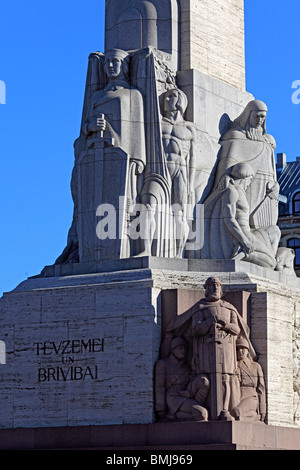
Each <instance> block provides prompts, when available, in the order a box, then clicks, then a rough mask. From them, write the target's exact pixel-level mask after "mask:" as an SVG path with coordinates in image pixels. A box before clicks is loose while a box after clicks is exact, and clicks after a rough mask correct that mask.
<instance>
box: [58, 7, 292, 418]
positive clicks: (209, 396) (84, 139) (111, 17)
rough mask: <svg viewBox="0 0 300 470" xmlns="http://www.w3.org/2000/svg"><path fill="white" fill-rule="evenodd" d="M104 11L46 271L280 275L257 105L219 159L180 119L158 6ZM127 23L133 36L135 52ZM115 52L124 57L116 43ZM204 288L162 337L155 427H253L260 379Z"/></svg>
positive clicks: (216, 291)
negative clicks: (141, 265)
mask: <svg viewBox="0 0 300 470" xmlns="http://www.w3.org/2000/svg"><path fill="white" fill-rule="evenodd" d="M163 3H164V6H163ZM167 3H168V5H169V6H170V2H167ZM154 4H155V8H154ZM134 5H136V7H138V8H135V7H134ZM107 8H108V9H110V10H109V14H107V21H108V25H107V38H106V52H105V54H102V53H100V52H96V53H93V54H91V55H90V57H89V64H88V72H87V81H86V90H85V98H84V106H83V114H82V123H81V131H80V135H79V137H78V139H77V140H76V141H75V144H74V148H75V164H74V170H73V174H72V181H71V190H72V197H73V201H74V212H73V221H72V225H71V228H70V230H69V234H68V242H67V246H66V248H65V249H64V251H63V253H62V254H61V255H60V256H59V257H58V259H57V260H56V262H55V264H56V265H61V264H69V263H83V264H89V263H96V264H97V263H98V265H99V264H101V262H103V261H106V260H109V261H115V260H119V259H128V258H133V257H143V256H147V257H151V256H155V257H161V258H192V259H199V260H201V259H202V260H237V261H244V262H248V263H252V264H254V265H257V266H260V267H263V268H268V269H271V270H278V271H285V272H286V273H288V274H291V258H293V256H294V254H293V253H291V250H289V249H287V248H283V247H279V242H280V237H281V233H280V230H279V228H278V225H277V218H278V201H279V186H278V183H277V178H276V166H275V159H274V150H275V148H276V143H275V140H274V138H273V137H272V136H271V135H269V134H267V131H266V120H267V113H268V109H267V106H266V104H265V103H264V102H262V101H259V100H253V99H252V100H250V98H249V100H250V101H249V102H248V104H247V105H246V107H245V109H244V110H243V111H242V112H241V114H240V115H239V116H237V117H236V116H232V117H231V119H232V120H229V122H228V124H227V127H226V128H225V129H224V130H223V131H222V132H220V139H219V143H218V145H217V147H216V145H215V143H214V144H213V143H212V142H211V141H210V139H211V138H212V136H210V135H209V134H206V133H205V132H204V131H203V129H201V130H200V129H199V127H198V126H197V125H196V123H194V122H190V121H188V120H187V119H186V111H187V109H188V105H189V103H188V98H187V95H186V94H185V93H184V91H183V90H182V89H180V87H179V86H178V84H177V69H178V57H177V59H176V53H174V51H175V50H176V49H175V44H176V40H175V39H176V38H175V36H174V37H173V36H172V34H171V33H170V35H169V36H168V35H167V36H166V38H165V41H166V44H169V42H170V41H171V42H170V44H169V46H170V47H169V46H168V47H166V48H164V47H159V46H158V43H159V44H160V46H162V45H163V37H164V31H165V30H166V23H165V21H164V22H162V23H160V22H159V21H158V22H157V21H154V17H155V12H158V11H160V14H162V13H163V12H164V13H165V12H166V11H167V9H166V2H158V1H154V2H152V3H150V2H145V1H142V2H133V1H130V2H123V3H122V7H121V10H120V11H119V10H118V8H116V2H115V1H114V0H111V1H110V2H107ZM142 13H143V14H142ZM171 17H172V15H171V14H170V18H171ZM168 24H169V23H168ZM131 25H135V27H139V28H140V30H141V31H140V32H141V34H138V35H136V37H134V39H135V40H136V43H135V42H134V40H133V39H132V37H131V32H130V31H129V29H128V28H130V26H131ZM169 29H170V31H171V30H172V25H171V23H170V24H169ZM173 29H174V28H173ZM172 31H173V30H172ZM123 35H124V37H123ZM171 39H172V40H174V42H172V40H171ZM126 41H127V42H128V44H127V46H128V48H127V50H126V51H125V50H123V49H121V48H120V46H119V44H125V43H126ZM131 43H132V44H131ZM171 43H172V44H171ZM112 44H114V46H113V47H112ZM129 44H131V45H132V47H131V46H129ZM150 44H152V45H151V46H150ZM108 46H109V47H108ZM116 46H117V47H116ZM124 47H125V46H124ZM193 101H194V102H193V106H194V107H197V109H198V108H199V111H198V113H201V105H202V103H200V102H196V101H197V100H196V99H195V97H193ZM216 119H217V120H221V116H217V117H216ZM204 134H205V135H204ZM205 139H206V140H205ZM204 141H205V142H206V144H205V145H204ZM207 142H208V144H207ZM200 206H201V211H199V210H198V209H199V207H200ZM199 214H201V218H200V219H201V220H199ZM199 227H200V229H199ZM201 231H203V232H202V233H203V239H201V236H199V232H201ZM205 289H206V298H205V299H204V300H203V301H201V302H199V303H198V304H196V305H195V306H194V307H193V308H192V309H190V310H189V311H188V312H186V313H185V314H183V315H180V316H179V317H178V318H176V319H175V320H174V321H173V322H172V324H170V325H169V326H168V330H167V334H166V337H165V338H163V343H164V347H166V349H167V351H168V353H167V355H165V356H164V357H161V358H160V360H159V361H158V362H157V363H156V366H155V410H156V414H157V418H158V419H159V420H180V421H182V420H183V421H185V420H197V421H207V420H216V419H223V420H233V419H236V420H250V421H255V420H258V421H264V419H265V414H266V403H265V386H264V378H263V374H262V369H261V367H260V365H259V364H258V362H257V361H256V358H255V352H254V349H253V346H252V344H251V341H250V336H249V329H248V327H247V325H246V324H245V322H244V321H243V319H242V317H241V315H240V314H239V312H238V311H237V310H236V309H235V307H234V306H233V305H231V304H229V303H228V302H225V301H224V300H223V299H222V287H221V283H220V281H219V279H218V278H213V277H211V278H209V279H208V280H207V281H206V284H205Z"/></svg>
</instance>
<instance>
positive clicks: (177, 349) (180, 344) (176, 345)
mask: <svg viewBox="0 0 300 470" xmlns="http://www.w3.org/2000/svg"><path fill="white" fill-rule="evenodd" d="M187 350H188V344H187V342H186V340H185V339H184V338H182V336H177V337H176V338H174V339H172V341H171V353H172V354H173V355H174V356H175V357H177V359H184V358H185V357H186V354H187Z"/></svg>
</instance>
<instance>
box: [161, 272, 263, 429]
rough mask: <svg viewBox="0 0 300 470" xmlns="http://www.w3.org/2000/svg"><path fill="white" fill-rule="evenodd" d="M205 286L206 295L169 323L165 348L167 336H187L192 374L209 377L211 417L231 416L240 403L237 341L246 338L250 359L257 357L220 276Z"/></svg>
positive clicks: (228, 417) (246, 330)
mask: <svg viewBox="0 0 300 470" xmlns="http://www.w3.org/2000/svg"><path fill="white" fill-rule="evenodd" d="M204 287H205V299H202V300H200V301H199V302H197V303H196V304H195V305H194V306H193V307H192V308H190V309H189V310H188V311H186V312H185V313H183V314H181V315H179V316H178V317H176V318H175V319H174V320H173V321H172V322H171V323H170V324H169V325H168V327H167V331H166V335H165V338H164V344H163V349H165V348H167V344H168V342H169V339H168V338H171V337H172V336H173V337H174V336H176V335H179V334H180V335H182V336H183V337H184V338H186V340H187V341H188V343H189V345H190V349H191V357H190V363H191V368H192V375H193V377H195V378H196V377H203V376H205V377H207V379H208V381H209V391H208V396H207V399H206V402H205V407H206V408H207V409H208V411H209V419H212V420H215V419H223V420H232V419H234V418H233V416H232V414H231V409H232V407H233V406H234V405H237V404H238V403H239V397H240V389H239V382H238V381H237V380H236V370H237V367H238V362H237V352H236V344H237V341H240V340H241V339H243V340H244V341H245V343H246V344H247V345H248V351H249V358H250V359H254V358H255V351H254V349H253V346H252V344H251V341H250V338H249V333H250V332H249V328H248V326H247V325H246V323H245V322H244V320H243V319H242V317H241V315H240V314H239V313H238V311H237V310H236V308H235V307H234V306H233V305H232V304H230V303H229V302H226V301H225V300H223V298H222V296H223V292H222V285H221V282H220V280H219V279H218V278H217V277H215V276H212V277H210V278H208V279H207V281H206V282H205V285H204ZM250 359H249V360H250Z"/></svg>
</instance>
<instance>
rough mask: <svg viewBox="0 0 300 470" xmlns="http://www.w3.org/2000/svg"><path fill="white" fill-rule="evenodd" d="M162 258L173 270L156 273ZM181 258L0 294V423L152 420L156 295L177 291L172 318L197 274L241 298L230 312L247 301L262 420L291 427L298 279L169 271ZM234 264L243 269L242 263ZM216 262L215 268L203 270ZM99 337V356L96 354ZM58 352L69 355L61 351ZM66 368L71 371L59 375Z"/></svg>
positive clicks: (36, 282)
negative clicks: (2, 350)
mask: <svg viewBox="0 0 300 470" xmlns="http://www.w3.org/2000/svg"><path fill="white" fill-rule="evenodd" d="M125 261H126V260H125ZM156 261H157V260H156ZM167 261H169V262H170V263H169V264H170V265H171V266H172V263H171V262H172V261H174V262H175V261H176V262H177V266H176V263H173V269H172V268H170V269H166V265H167ZM186 261H188V260H164V262H165V267H164V269H162V266H163V265H162V266H161V268H159V265H158V264H157V265H156V268H155V269H154V268H149V264H148V267H146V264H145V260H144V259H140V260H139V262H140V263H142V262H143V263H144V267H143V268H142V269H131V270H127V271H122V270H119V271H112V272H110V273H98V274H87V275H76V276H74V275H69V276H61V277H48V278H47V277H43V278H34V279H29V280H27V281H25V282H24V283H22V284H20V286H18V287H17V288H16V289H15V290H14V291H12V292H10V293H7V294H5V295H4V296H3V298H2V299H1V301H0V311H1V316H0V330H1V332H2V333H1V334H2V336H1V339H3V340H4V341H5V343H6V351H7V354H6V364H3V365H1V368H0V373H1V377H0V378H1V380H0V395H1V398H2V402H3V413H2V417H1V423H0V425H1V426H2V427H3V428H16V427H24V426H25V427H26V426H29V427H35V426H75V425H86V424H89V425H92V424H117V423H119V424H121V423H151V422H153V420H154V401H153V370H154V363H155V362H156V360H157V359H158V357H159V348H160V341H161V325H162V322H163V324H164V320H163V319H162V318H161V314H162V309H163V312H165V311H166V308H167V306H168V303H167V305H166V304H165V303H163V304H162V300H163V294H164V293H165V291H167V290H169V289H175V290H178V289H179V290H178V292H179V293H183V294H184V295H185V297H184V299H183V297H182V301H180V302H179V303H178V305H177V306H176V305H175V304H174V305H173V304H170V307H171V309H172V312H173V311H174V308H175V310H176V312H177V314H181V313H183V312H184V311H185V310H186V309H187V308H189V307H190V306H192V305H193V303H194V302H196V301H197V296H199V292H200V294H201V295H203V294H202V291H203V284H204V282H205V280H206V279H207V277H208V276H210V275H211V274H218V276H219V277H220V279H221V280H222V283H223V289H224V292H225V294H228V293H230V292H238V291H244V292H245V295H246V294H247V296H248V297H247V298H246V297H245V298H244V300H242V299H240V300H239V297H238V296H237V297H233V298H231V302H232V303H233V304H234V305H235V306H236V308H239V309H242V308H243V307H242V306H243V305H244V302H246V304H247V305H249V302H250V303H251V315H250V314H249V315H248V318H247V320H248V321H249V322H251V323H248V324H249V326H250V328H251V341H252V343H253V346H254V348H255V350H256V352H257V353H258V354H259V362H260V364H261V365H262V368H263V372H264V376H265V381H266V390H267V423H268V424H269V425H271V424H274V425H280V426H286V427H288V426H296V427H297V426H298V421H297V420H296V419H295V403H294V388H293V355H292V340H293V331H294V322H295V315H294V314H295V312H296V311H299V307H298V305H299V300H300V290H299V280H298V279H297V278H294V277H290V280H291V282H289V279H287V277H286V276H285V279H284V281H285V282H283V283H282V282H280V275H279V273H276V272H273V271H270V270H264V269H261V270H256V272H255V273H252V272H251V271H250V269H249V270H248V272H247V271H246V270H244V271H242V270H241V271H238V270H235V269H232V270H231V271H230V270H228V271H227V272H225V271H223V270H220V271H219V272H218V271H217V270H215V271H209V266H208V265H207V268H206V269H207V271H202V272H200V271H196V270H190V271H189V270H187V269H186V270H185V271H184V270H182V271H180V270H178V266H180V264H181V262H186ZM193 263H194V264H195V263H196V264H197V261H196V260H193ZM199 263H201V262H199ZM234 264H235V265H236V266H238V265H239V266H240V267H241V266H248V268H249V264H247V263H242V262H240V263H234ZM217 265H219V266H221V265H222V266H223V267H224V264H222V263H221V264H220V263H219V264H218V263H216V265H215V266H214V265H212V266H211V267H214V268H216V267H217ZM119 269H120V267H119ZM268 272H271V273H272V275H273V280H272V276H270V277H268V276H267V274H268ZM183 294H180V295H183ZM172 305H173V306H172ZM250 318H251V320H250ZM102 338H103V339H104V351H100V350H99V349H101V345H102V343H101V341H99V340H101V339H102ZM93 339H94V340H95V341H94V351H92V350H91V352H90V348H92V346H91V342H89V340H93ZM72 340H73V343H71V341H72ZM82 340H83V341H85V343H81V341H82ZM62 341H69V343H61V342H62ZM78 341H79V342H78ZM51 342H54V344H53V343H51ZM44 343H46V344H44ZM84 344H87V345H88V346H86V347H85V348H84ZM44 346H45V347H44ZM62 347H65V348H67V347H68V348H69V349H66V350H65V353H64V354H63V353H62ZM59 348H60V349H59ZM80 348H83V349H84V350H83V349H80ZM98 350H99V351H98ZM44 352H45V354H44ZM38 353H39V354H38ZM72 361H74V362H72ZM72 366H73V367H78V369H76V370H75V369H74V368H73V369H69V368H70V367H72ZM88 367H89V368H90V369H87V368H88ZM95 367H97V370H96V369H95ZM57 368H58V369H57ZM44 369H45V370H44ZM49 369H50V371H49ZM53 369H54V370H53ZM39 370H40V371H39ZM68 370H69V372H68ZM39 374H40V381H39ZM96 375H97V376H96ZM64 378H66V379H67V380H64ZM55 379H56V380H55ZM57 379H60V380H57ZM54 409H55V413H53V410H54Z"/></svg>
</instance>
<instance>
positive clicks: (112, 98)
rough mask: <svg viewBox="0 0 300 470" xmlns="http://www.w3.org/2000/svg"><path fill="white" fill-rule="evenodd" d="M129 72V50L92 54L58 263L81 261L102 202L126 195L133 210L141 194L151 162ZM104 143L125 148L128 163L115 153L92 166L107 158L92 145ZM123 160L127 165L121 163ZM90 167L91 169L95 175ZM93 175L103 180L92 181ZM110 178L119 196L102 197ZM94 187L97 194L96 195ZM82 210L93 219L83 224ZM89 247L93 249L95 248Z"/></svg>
mask: <svg viewBox="0 0 300 470" xmlns="http://www.w3.org/2000/svg"><path fill="white" fill-rule="evenodd" d="M129 71H130V55H129V54H128V53H127V52H125V51H122V50H120V49H112V50H109V51H107V52H106V54H105V55H103V54H100V53H95V54H91V55H90V58H89V69H88V76H87V84H86V94H85V103H84V109H83V116H82V126H81V134H80V137H79V138H78V139H77V140H76V141H75V144H74V147H75V165H74V169H73V173H72V181H71V189H72V197H73V201H74V215H73V223H72V227H71V229H70V231H69V235H68V244H67V247H66V248H65V250H64V251H63V253H62V255H61V256H60V257H59V258H58V259H57V260H56V264H62V263H66V262H72V261H77V262H78V261H82V260H81V259H80V255H79V253H80V251H82V249H81V250H80V246H81V247H82V245H84V244H85V243H87V240H89V239H91V237H89V236H88V234H87V233H85V232H86V231H87V230H89V231H90V232H93V233H95V230H96V227H94V226H93V225H94V221H93V220H92V216H93V214H95V213H96V209H97V206H98V205H99V204H101V203H102V202H106V203H110V204H113V206H114V207H115V208H116V209H117V208H118V207H117V204H118V196H125V198H126V206H127V207H126V209H127V211H128V212H130V210H131V208H132V206H134V204H135V202H136V199H137V197H138V191H139V178H140V175H141V174H142V172H143V170H144V166H145V163H146V150H145V127H144V104H143V97H142V94H141V93H140V91H138V90H137V89H136V88H134V87H132V86H131V85H130V84H129ZM101 145H102V148H103V149H104V148H107V147H109V146H110V147H111V148H115V149H117V148H119V149H120V150H121V151H123V152H125V154H126V155H128V156H129V157H128V158H129V163H128V165H127V164H126V168H125V166H124V165H123V163H118V159H117V158H116V156H114V157H113V158H112V161H111V165H110V167H108V166H107V165H106V164H105V163H104V164H103V165H102V166H103V170H101V171H99V169H98V170H97V171H96V170H95V169H94V170H93V168H95V167H93V166H92V165H97V163H95V164H94V163H93V161H95V162H96V161H97V160H98V161H99V160H101V161H104V159H103V157H95V156H93V149H96V147H97V148H98V147H99V146H101ZM103 151H105V150H103ZM84 153H85V155H87V154H88V156H87V157H85V158H86V159H89V162H90V163H89V164H88V165H87V164H86V161H87V160H86V161H84V164H83V165H81V174H82V175H83V176H81V179H82V181H80V178H79V167H80V163H81V160H82V157H83V155H84ZM94 155H96V150H95V152H94ZM107 158H108V159H109V158H110V157H107ZM119 162H120V158H119ZM122 165H123V166H124V168H123V167H122V168H121V166H122ZM98 168H100V165H98ZM88 171H90V173H91V175H90V176H89V175H88ZM93 173H94V174H93ZM123 173H124V174H123ZM92 177H93V178H94V179H96V178H97V179H98V180H97V181H95V183H93V180H92ZM107 181H110V185H111V187H115V190H114V192H115V196H114V195H112V194H110V195H108V194H107V193H106V194H104V195H103V197H102V199H101V197H100V196H99V195H100V193H101V185H102V184H103V182H104V183H107ZM106 186H107V184H106ZM95 188H97V189H96V191H97V192H98V197H96V196H95V195H94V192H95ZM124 188H126V190H124ZM93 198H94V199H93ZM103 198H104V199H103ZM80 203H81V204H82V206H83V207H82V208H81V210H79V204H80ZM82 211H86V212H87V213H88V212H89V213H90V214H91V216H90V217H91V220H85V221H83V222H82V227H81V228H80V229H79V227H78V218H79V214H81V216H82V213H83V212H82ZM87 216H88V215H87ZM82 217H83V216H82ZM84 217H85V216H84ZM83 227H84V228H83ZM88 243H91V242H90V241H89V242H88ZM90 252H91V253H92V252H93V247H91V250H90Z"/></svg>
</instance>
